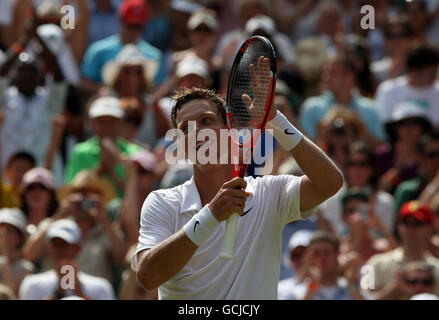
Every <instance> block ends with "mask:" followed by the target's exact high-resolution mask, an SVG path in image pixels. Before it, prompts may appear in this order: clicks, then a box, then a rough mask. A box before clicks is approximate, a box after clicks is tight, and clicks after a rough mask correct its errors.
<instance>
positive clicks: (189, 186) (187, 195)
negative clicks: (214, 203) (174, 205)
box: [180, 176, 201, 214]
mask: <svg viewBox="0 0 439 320" xmlns="http://www.w3.org/2000/svg"><path fill="white" fill-rule="evenodd" d="M182 188H183V191H182V196H183V202H182V204H181V207H180V214H183V213H185V212H190V211H193V212H195V211H200V210H201V198H200V193H199V192H198V189H197V185H196V184H195V179H194V176H192V178H191V179H190V180H189V181H186V182H185V183H184V184H183V186H182Z"/></svg>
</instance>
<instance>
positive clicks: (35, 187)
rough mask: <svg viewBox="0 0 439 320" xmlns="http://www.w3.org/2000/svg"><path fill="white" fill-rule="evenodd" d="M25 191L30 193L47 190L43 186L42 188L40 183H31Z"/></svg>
mask: <svg viewBox="0 0 439 320" xmlns="http://www.w3.org/2000/svg"><path fill="white" fill-rule="evenodd" d="M26 190H27V191H32V190H47V188H46V187H45V186H43V185H42V184H41V183H32V184H30V185H29V186H28V187H27V188H26Z"/></svg>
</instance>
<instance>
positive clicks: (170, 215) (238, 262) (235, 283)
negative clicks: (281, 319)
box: [132, 175, 316, 300]
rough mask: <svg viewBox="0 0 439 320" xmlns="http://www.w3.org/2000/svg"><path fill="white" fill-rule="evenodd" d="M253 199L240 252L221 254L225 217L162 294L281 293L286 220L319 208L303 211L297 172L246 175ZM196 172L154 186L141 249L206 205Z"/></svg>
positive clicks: (217, 297)
mask: <svg viewBox="0 0 439 320" xmlns="http://www.w3.org/2000/svg"><path fill="white" fill-rule="evenodd" d="M245 180H246V182H247V188H246V191H247V192H250V193H252V195H251V196H250V197H249V198H248V199H247V202H246V206H245V210H244V212H247V213H246V214H245V215H243V216H241V217H240V219H239V224H238V234H237V238H236V244H235V258H234V259H233V260H226V259H222V258H220V252H221V247H222V244H223V235H224V229H225V222H223V223H221V224H220V225H219V226H218V227H217V228H216V229H215V230H214V231H213V232H212V234H211V236H210V237H209V239H208V240H207V241H206V242H205V244H203V245H202V246H201V247H199V248H198V249H197V251H196V252H195V254H194V255H193V256H192V258H191V259H190V260H189V261H188V263H187V264H186V265H185V266H184V267H183V269H182V270H180V272H178V273H177V274H176V275H175V276H174V277H173V278H171V279H170V280H168V281H167V282H166V283H164V284H163V285H162V286H160V287H159V298H160V299H210V300H222V299H251V300H256V299H277V284H278V281H279V276H280V263H281V257H282V231H283V228H284V226H285V225H286V224H288V223H290V222H292V221H295V220H299V219H304V218H308V217H310V216H311V215H312V214H313V213H314V212H315V211H316V209H313V210H310V211H307V212H302V213H300V209H299V208H300V183H301V181H302V177H296V176H291V175H279V176H264V177H262V178H256V179H254V178H252V177H246V178H245ZM201 209H202V207H201V201H200V195H199V193H198V190H197V187H196V184H195V180H194V178H193V177H192V179H191V180H189V181H187V182H186V183H184V184H183V185H179V186H177V187H174V188H171V189H164V190H158V191H154V192H152V193H151V194H150V195H149V196H148V197H147V198H146V200H145V202H144V204H143V207H142V213H141V219H140V235H139V242H138V245H137V250H136V252H135V254H134V256H133V260H132V266H133V269H134V270H135V268H136V266H137V259H136V255H137V253H138V252H140V251H142V250H145V249H148V248H153V247H154V246H156V245H157V244H159V243H161V242H162V241H164V240H166V239H167V238H169V237H170V236H171V235H173V234H175V233H176V232H177V231H178V230H180V229H181V228H182V227H183V226H184V225H185V224H186V223H187V222H188V221H189V220H190V219H191V218H192V216H193V215H194V214H196V213H197V212H198V211H199V210H201Z"/></svg>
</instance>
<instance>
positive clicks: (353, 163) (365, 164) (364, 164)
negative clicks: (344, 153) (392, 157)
mask: <svg viewBox="0 0 439 320" xmlns="http://www.w3.org/2000/svg"><path fill="white" fill-rule="evenodd" d="M347 165H348V167H362V168H365V167H370V163H369V162H368V161H348V163H347Z"/></svg>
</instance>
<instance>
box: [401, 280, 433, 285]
mask: <svg viewBox="0 0 439 320" xmlns="http://www.w3.org/2000/svg"><path fill="white" fill-rule="evenodd" d="M405 282H406V283H407V284H408V285H411V286H414V285H416V284H422V285H424V286H431V285H432V284H433V279H432V278H428V279H406V280H405Z"/></svg>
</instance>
